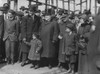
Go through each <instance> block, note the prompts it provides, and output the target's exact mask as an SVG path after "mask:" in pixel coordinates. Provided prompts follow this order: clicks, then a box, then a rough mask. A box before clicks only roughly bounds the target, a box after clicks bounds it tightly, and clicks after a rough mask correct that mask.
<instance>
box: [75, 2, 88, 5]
mask: <svg viewBox="0 0 100 74" xmlns="http://www.w3.org/2000/svg"><path fill="white" fill-rule="evenodd" d="M83 3H86V1H81V2H80V3H78V4H76V5H81V4H83Z"/></svg>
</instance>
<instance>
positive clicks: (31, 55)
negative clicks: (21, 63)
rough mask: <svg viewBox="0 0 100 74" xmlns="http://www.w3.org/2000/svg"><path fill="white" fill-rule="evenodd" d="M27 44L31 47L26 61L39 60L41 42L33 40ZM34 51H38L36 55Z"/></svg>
mask: <svg viewBox="0 0 100 74" xmlns="http://www.w3.org/2000/svg"><path fill="white" fill-rule="evenodd" d="M28 44H29V45H30V46H31V48H30V51H29V55H28V59H30V60H40V50H41V47H42V42H41V41H40V40H38V39H34V40H31V42H30V43H28ZM36 51H38V53H36Z"/></svg>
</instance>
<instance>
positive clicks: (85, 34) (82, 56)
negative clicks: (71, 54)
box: [77, 22, 91, 74]
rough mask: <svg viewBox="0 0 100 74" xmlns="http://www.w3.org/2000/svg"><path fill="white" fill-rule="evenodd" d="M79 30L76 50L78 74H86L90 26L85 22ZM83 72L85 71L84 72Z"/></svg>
mask: <svg viewBox="0 0 100 74" xmlns="http://www.w3.org/2000/svg"><path fill="white" fill-rule="evenodd" d="M80 28H81V30H79V31H80V34H79V33H78V34H79V35H78V36H79V37H78V44H77V46H78V50H79V55H78V56H79V58H78V73H79V74H86V72H85V71H86V70H88V67H87V60H88V58H87V44H88V41H89V38H90V28H91V25H89V24H87V23H86V22H85V23H84V24H81V27H80ZM84 70H85V71H84Z"/></svg>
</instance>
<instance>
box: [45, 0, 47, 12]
mask: <svg viewBox="0 0 100 74" xmlns="http://www.w3.org/2000/svg"><path fill="white" fill-rule="evenodd" d="M45 10H46V12H47V0H45Z"/></svg>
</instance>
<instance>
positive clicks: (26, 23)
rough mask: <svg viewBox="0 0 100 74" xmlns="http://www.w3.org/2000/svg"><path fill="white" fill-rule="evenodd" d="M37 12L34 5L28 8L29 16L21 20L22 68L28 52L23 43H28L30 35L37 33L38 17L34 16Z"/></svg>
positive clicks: (27, 47)
mask: <svg viewBox="0 0 100 74" xmlns="http://www.w3.org/2000/svg"><path fill="white" fill-rule="evenodd" d="M36 10H37V7H36V5H31V6H29V15H27V16H24V17H23V19H22V27H21V39H22V44H21V55H22V64H21V66H24V65H25V64H26V62H27V57H28V52H29V46H27V45H26V44H25V43H24V41H25V40H26V41H27V42H30V40H31V38H32V34H33V33H34V32H36V33H38V32H39V27H40V24H41V22H40V17H38V16H36V15H35V12H36Z"/></svg>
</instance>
